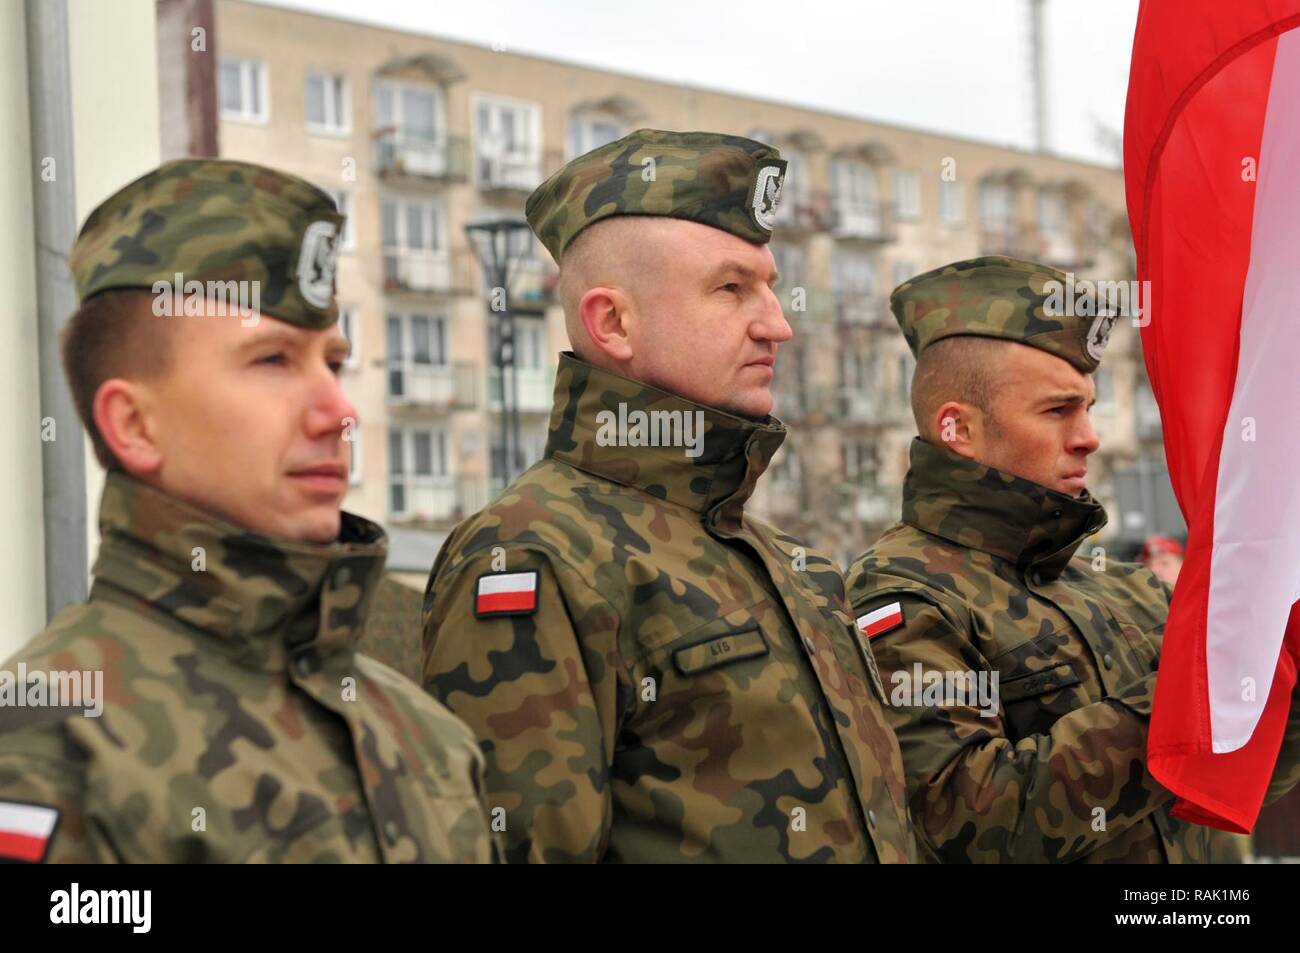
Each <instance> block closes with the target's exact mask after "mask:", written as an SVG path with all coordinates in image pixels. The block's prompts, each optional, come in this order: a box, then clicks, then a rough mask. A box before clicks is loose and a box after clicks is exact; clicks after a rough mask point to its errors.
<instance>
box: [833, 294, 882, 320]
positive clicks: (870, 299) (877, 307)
mask: <svg viewBox="0 0 1300 953" xmlns="http://www.w3.org/2000/svg"><path fill="white" fill-rule="evenodd" d="M835 321H836V323H837V324H841V325H846V326H850V327H866V328H879V329H887V328H889V327H890V321H889V311H888V309H887V308H886V306H885V302H884V300H882V299H881V297H880V296H879V295H878V294H875V293H874V292H867V291H837V292H835Z"/></svg>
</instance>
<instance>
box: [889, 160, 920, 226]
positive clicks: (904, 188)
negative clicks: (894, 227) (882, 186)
mask: <svg viewBox="0 0 1300 953" xmlns="http://www.w3.org/2000/svg"><path fill="white" fill-rule="evenodd" d="M894 200H895V201H896V202H897V203H898V217H899V218H900V219H901V220H903V221H908V222H914V221H916V220H918V219H919V218H920V217H921V179H920V176H918V175H917V174H916V173H915V172H909V171H907V170H905V169H898V170H896V171H895V172H894Z"/></svg>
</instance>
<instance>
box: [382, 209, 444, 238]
mask: <svg viewBox="0 0 1300 953" xmlns="http://www.w3.org/2000/svg"><path fill="white" fill-rule="evenodd" d="M380 216H381V218H382V220H383V232H384V247H385V248H405V249H409V250H413V251H437V250H439V249H441V248H442V247H443V237H444V233H445V231H446V229H445V227H444V220H443V209H442V207H441V206H440V205H438V204H437V203H435V202H420V201H415V200H412V199H384V200H383V201H382V202H381V203H380Z"/></svg>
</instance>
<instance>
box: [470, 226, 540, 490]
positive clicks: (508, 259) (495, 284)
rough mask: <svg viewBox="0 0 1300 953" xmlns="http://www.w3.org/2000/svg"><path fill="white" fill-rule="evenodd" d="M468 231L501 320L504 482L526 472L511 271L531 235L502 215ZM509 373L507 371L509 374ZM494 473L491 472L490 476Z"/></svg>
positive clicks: (492, 308) (492, 310) (491, 314)
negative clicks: (522, 455) (520, 429)
mask: <svg viewBox="0 0 1300 953" xmlns="http://www.w3.org/2000/svg"><path fill="white" fill-rule="evenodd" d="M465 234H466V235H468V236H469V240H470V244H472V245H473V246H474V250H475V251H476V252H477V254H478V260H479V263H480V264H481V265H482V266H483V277H484V278H485V279H486V281H487V291H488V321H489V322H491V321H493V320H496V321H497V322H498V325H497V327H498V333H497V347H496V354H495V355H493V359H494V360H495V361H496V366H497V379H498V380H499V381H500V382H501V459H502V465H503V467H504V469H505V484H506V485H507V486H508V485H509V484H510V483H512V482H514V479H515V477H517V476H518V475H519V474H520V473H521V472H523V461H522V459H520V457H521V453H520V446H519V390H518V385H519V381H518V377H517V375H516V373H515V314H514V307H513V306H512V305H511V302H510V290H509V289H510V277H511V275H510V270H511V268H513V267H514V265H515V264H517V263H518V262H519V260H520V259H521V258H523V257H524V255H523V250H524V249H525V248H526V247H527V242H528V240H529V236H530V234H531V229H529V227H528V223H527V222H525V221H524V220H522V219H513V218H502V219H496V220H493V221H484V222H472V223H470V224H468V225H466V226H465ZM507 372H508V373H507ZM490 476H491V474H489V477H490Z"/></svg>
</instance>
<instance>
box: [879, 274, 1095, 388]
mask: <svg viewBox="0 0 1300 953" xmlns="http://www.w3.org/2000/svg"><path fill="white" fill-rule="evenodd" d="M1053 282H1056V283H1059V287H1057V286H1056V285H1054V284H1053ZM1073 286H1074V282H1073V279H1072V278H1070V276H1069V275H1067V274H1066V273H1065V272H1063V271H1059V270H1058V269H1056V268H1052V267H1051V266H1049V265H1042V264H1038V263H1036V262H1032V261H1023V260H1021V259H1019V258H1005V257H1002V256H997V255H990V256H986V257H983V258H971V259H969V260H967V261H957V262H953V263H952V264H950V265H944V266H943V267H942V268H936V269H934V270H933V271H927V272H926V273H925V274H922V275H917V276H916V277H915V278H911V279H909V280H907V281H905V282H903V283H902V284H901V285H899V286H898V287H897V288H895V289H894V292H893V294H891V295H890V296H889V307H890V309H891V310H892V311H893V312H894V317H895V318H896V319H897V320H898V326H899V327H900V328H901V329H902V331H903V336H904V337H905V338H907V344H908V347H910V348H911V349H912V354H913V356H916V357H920V355H921V352H922V351H924V350H925V349H926V348H927V347H929V346H930V345H931V344H933V343H934V342H935V341H942V340H943V339H944V338H950V337H956V336H959V335H973V336H976V337H991V338H1001V339H1003V340H1006V341H1015V342H1017V343H1019V344H1027V345H1029V346H1030V347H1036V348H1038V349H1039V350H1042V351H1046V352H1047V353H1049V354H1054V355H1055V356H1057V357H1059V358H1061V359H1063V360H1066V361H1069V362H1070V363H1071V364H1072V365H1074V367H1076V368H1077V369H1078V370H1079V371H1081V372H1082V373H1084V374H1091V373H1092V372H1093V371H1095V370H1096V369H1097V367H1098V365H1099V364H1100V363H1101V356H1102V351H1103V350H1104V349H1105V347H1106V342H1107V341H1108V340H1109V338H1110V332H1111V328H1112V327H1113V326H1114V323H1115V316H1114V315H1111V314H1105V315H1095V314H1089V315H1078V314H1067V313H1066V311H1067V309H1066V308H1065V306H1064V304H1063V301H1064V297H1065V292H1066V291H1067V290H1068V289H1070V288H1073ZM1054 292H1055V296H1054ZM1058 296H1059V298H1060V301H1059V302H1058ZM1068 310H1073V307H1072V306H1071V308H1070V309H1068ZM1087 310H1090V309H1087Z"/></svg>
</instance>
